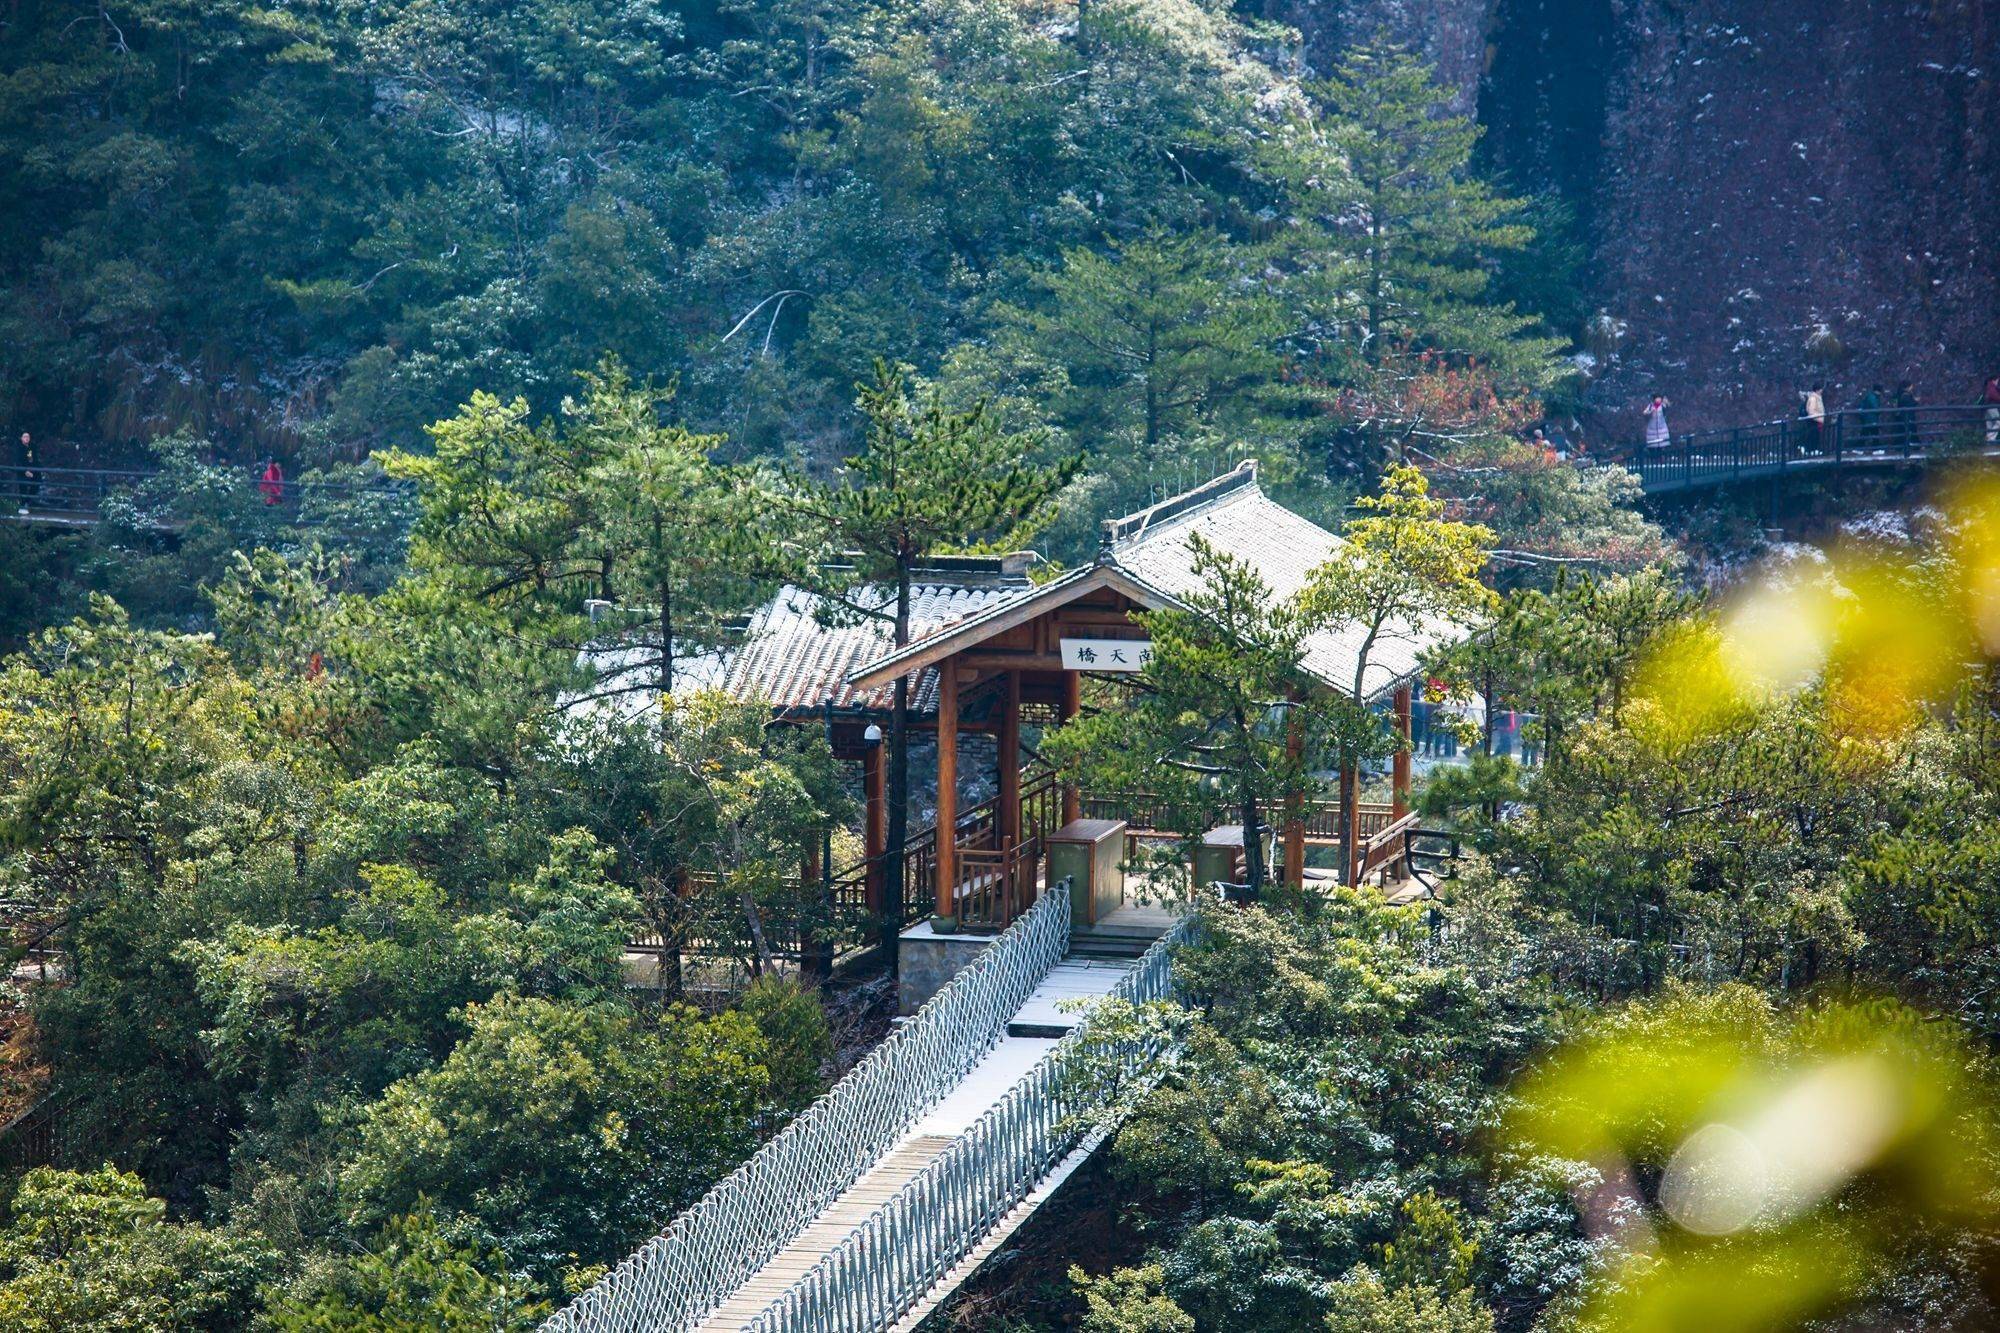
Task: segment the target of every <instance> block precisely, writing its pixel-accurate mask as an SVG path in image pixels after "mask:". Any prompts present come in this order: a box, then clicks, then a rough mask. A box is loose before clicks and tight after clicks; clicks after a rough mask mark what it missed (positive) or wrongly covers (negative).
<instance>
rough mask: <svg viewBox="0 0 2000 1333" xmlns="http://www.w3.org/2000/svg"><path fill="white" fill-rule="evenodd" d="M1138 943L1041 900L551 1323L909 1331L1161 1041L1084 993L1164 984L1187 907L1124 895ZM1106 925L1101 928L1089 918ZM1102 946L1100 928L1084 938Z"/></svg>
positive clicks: (548, 1332) (593, 1328)
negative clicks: (1112, 1024)
mask: <svg viewBox="0 0 2000 1333" xmlns="http://www.w3.org/2000/svg"><path fill="white" fill-rule="evenodd" d="M1125 911H1126V913H1127V914H1128V916H1129V918H1130V922H1129V926H1130V928H1129V929H1128V930H1126V931H1125V932H1124V937H1125V938H1126V939H1129V940H1134V941H1141V942H1144V949H1143V952H1141V953H1139V954H1138V956H1137V957H1132V956H1130V955H1129V953H1128V952H1127V951H1125V950H1121V949H1115V948H1106V947H1104V945H1103V944H1102V943H1101V941H1103V940H1104V939H1105V938H1107V935H1109V934H1113V933H1116V932H1107V931H1106V930H1104V929H1101V928H1100V929H1098V930H1095V931H1090V932H1084V931H1078V932H1076V933H1075V935H1074V936H1073V934H1072V930H1071V925H1072V920H1071V912H1072V907H1071V894H1070V883H1069V881H1067V880H1064V881H1058V882H1057V883H1056V884H1054V885H1052V886H1050V887H1049V889H1048V890H1047V891H1045V892H1043V893H1042V894H1041V896H1040V897H1039V898H1038V899H1037V900H1036V901H1035V904H1034V906H1032V907H1030V908H1028V909H1027V910H1026V911H1025V912H1024V913H1023V914H1022V915H1021V916H1020V917H1019V918H1017V919H1016V920H1015V921H1014V923H1013V924H1012V925H1010V926H1009V927H1008V928H1007V929H1006V930H1005V931H1003V932H1002V933H1001V934H1000V935H998V936H997V937H996V938H995V939H994V940H993V942H992V943H991V944H990V945H989V946H988V947H987V948H986V949H984V950H983V951H982V952H981V953H980V954H979V956H978V957H977V958H976V959H975V960H974V961H973V962H972V963H970V964H969V965H968V966H966V967H965V968H964V970H962V971H960V972H959V973H958V974H957V975H956V976H954V977H953V978H952V979H951V980H950V981H949V982H948V983H947V984H946V985H945V987H944V988H943V989H942V990H940V991H939V992H938V993H937V994H936V995H935V996H934V997H932V999H931V1000H930V1001H929V1002H928V1003H927V1004H925V1005H924V1007H923V1008H922V1009H921V1010H919V1011H918V1012H917V1014H916V1015H915V1017H913V1018H912V1019H910V1020H909V1021H908V1022H907V1023H905V1024H904V1025H903V1026H902V1027H901V1028H899V1029H898V1030H897V1031H896V1032H894V1033H893V1034H892V1035H891V1036H890V1037H889V1039H888V1040H887V1041H885V1042H884V1043H883V1044H882V1045H881V1046H879V1047H877V1048H876V1049H875V1050H874V1051H873V1052H872V1053H870V1054H869V1055H868V1057H867V1058H866V1059H864V1060H863V1061H862V1062H861V1063H860V1064H858V1065H857V1066H855V1068H854V1069H853V1071H852V1072H850V1073H849V1074H848V1075H847V1076H846V1077H844V1078H842V1079H841V1080H840V1081H839V1082H838V1083H836V1084H834V1086H833V1088H832V1089H831V1090H830V1091H829V1092H828V1093H827V1094H826V1095H825V1096H824V1097H822V1098H820V1100H819V1101H817V1102H815V1103H814V1104H813V1105H812V1106H811V1107H810V1108H808V1109H807V1110H806V1111H805V1112H804V1113H803V1114H802V1115H800V1116H799V1117H798V1119H796V1120H794V1121H793V1122H792V1123H791V1124H789V1125H787V1126H786V1127H785V1129H784V1130H783V1131H781V1132H780V1133H779V1134H778V1135H777V1136H776V1137H774V1138H773V1139H771V1141H770V1142H768V1143H767V1144H765V1145H764V1147H763V1148H762V1149H761V1150H759V1151H758V1152H757V1154H756V1155H755V1156H753V1157H751V1158H750V1159H749V1160H748V1161H746V1162H744V1163H743V1165H742V1166H740V1167H738V1168H737V1169H736V1171H735V1172H734V1173H733V1174H731V1175H730V1176H729V1177H727V1178H726V1179H724V1180H723V1181H722V1182H721V1183H719V1184H717V1185H716V1186H715V1187H714V1188H713V1189H711V1190H710V1191H709V1192H708V1193H707V1194H706V1195H705V1196H704V1197H703V1198H702V1199H701V1200H700V1201H699V1202H698V1203H696V1204H695V1205H694V1206H693V1207H692V1208H690V1209H688V1211H687V1212H685V1213H683V1214H682V1215H681V1216H680V1217H679V1218H677V1219H675V1221H674V1222H673V1223H672V1224H671V1225H670V1226H669V1227H668V1228H667V1229H666V1230H665V1231H664V1232H663V1233H661V1234H660V1235H659V1236H656V1237H655V1238H654V1239H653V1240H651V1241H649V1242H647V1243H646V1244H645V1245H644V1246H643V1247H641V1248H640V1249H639V1250H638V1251H637V1252H636V1253H634V1254H633V1255H632V1256H630V1257H629V1258H627V1259H626V1260H625V1261H624V1262H623V1263H621V1264H619V1265H618V1266H617V1267H616V1268H614V1269H612V1270H611V1271H610V1272H609V1273H607V1274H606V1275H605V1276H604V1277H603V1278H602V1279H601V1280H599V1281H598V1282H597V1284H596V1285H594V1286H592V1287H591V1288H589V1289H588V1290H586V1291H585V1292H584V1293H583V1294H582V1295H580V1296H579V1297H578V1298H577V1299H576V1300H575V1301H574V1302H573V1303H572V1304H570V1305H569V1306H568V1307H567V1308H566V1309H564V1310H562V1311H561V1312H560V1313H558V1314H557V1315H555V1317H553V1318H552V1319H550V1320H549V1321H548V1322H547V1323H546V1324H544V1325H543V1329H544V1333H612V1331H613V1330H617V1331H618V1333H636V1331H637V1330H673V1331H674V1333H689V1331H693V1333H724V1331H725V1330H727V1331H729V1333H861V1331H862V1330H887V1329H908V1328H914V1327H915V1325H916V1324H917V1323H918V1322H920V1321H921V1320H922V1319H923V1318H924V1316H925V1315H926V1314H928V1313H929V1311H931V1310H932V1309H934V1308H936V1306H937V1305H938V1304H939V1303H940V1302H941V1301H942V1300H943V1299H944V1298H945V1297H947V1296H949V1295H950V1294H951V1292H952V1291H954V1290H956V1289H957V1287H958V1286H959V1284H960V1283H962V1282H963V1281H964V1280H965V1279H966V1278H967V1277H969V1276H970V1275H971V1274H972V1272H973V1271H975V1270H976V1269H977V1268H978V1266H979V1265H980V1263H981V1262H982V1261H983V1260H984V1258H985V1257H986V1256H987V1255H988V1254H989V1253H991V1252H992V1250H993V1249H994V1248H996V1247H997V1246H998V1245H999V1243H1000V1242H1001V1241H1002V1240H1004V1239H1005V1238H1006V1236H1008V1235H1009V1234H1011V1233H1012V1232H1013V1231H1014V1230H1015V1229H1016V1228H1017V1227H1019V1226H1020V1224H1021V1223H1022V1222H1023V1221H1025V1220H1026V1219H1027V1218H1028V1217H1029V1216H1031V1215H1032V1214H1033V1212H1034V1211H1035V1209H1036V1208H1037V1207H1039V1206H1040V1204H1041V1203H1042V1201H1043V1200H1045V1199H1046V1198H1048V1197H1049V1195H1050V1194H1051V1193H1052V1192H1053V1191H1054V1189H1055V1188H1056V1187H1057V1186H1058V1185H1060V1184H1061V1183H1062V1181H1063V1180H1064V1179H1065V1178H1066V1177H1067V1176H1068V1175H1069V1173H1070V1172H1071V1171H1073V1170H1074V1169H1075V1167H1076V1166H1077V1165H1079V1164H1080V1163H1081V1162H1082V1161H1083V1160H1084V1159H1085V1158H1086V1157H1087V1156H1088V1155H1089V1153H1090V1152H1091V1151H1092V1150H1093V1149H1094V1148H1095V1147H1096V1146H1097V1144H1098V1143H1099V1142H1100V1141H1101V1140H1102V1138H1103V1137H1104V1132H1105V1131H1104V1129H1103V1127H1102V1124H1101V1122H1100V1121H1099V1120H1098V1119H1097V1118H1096V1117H1097V1115H1098V1114H1099V1113H1102V1112H1104V1111H1105V1110H1107V1109H1108V1106H1109V1104H1110V1103H1111V1101H1112V1100H1113V1097H1114V1095H1115V1092H1116V1090H1118V1089H1121V1088H1122V1089H1130V1088H1131V1087H1132V1086H1133V1085H1134V1083H1135V1082H1141V1083H1142V1082H1143V1081H1145V1080H1147V1079H1149V1078H1150V1077H1151V1076H1152V1075H1153V1073H1154V1072H1155V1071H1156V1070H1157V1069H1158V1068H1159V1067H1161V1063H1162V1061H1163V1059H1164V1058H1165V1057H1166V1056H1168V1054H1169V1052H1167V1051H1166V1050H1165V1049H1164V1043H1163V1041H1162V1039H1160V1038H1158V1037H1135V1036H1133V1035H1132V1034H1131V1032H1130V1030H1129V1029H1126V1028H1119V1029H1118V1030H1116V1031H1109V1030H1100V1025H1099V1024H1098V1023H1096V1022H1095V1021H1094V1020H1093V1016H1092V1013H1091V1011H1090V1010H1088V1009H1085V1008H1082V1006H1085V1005H1088V1004H1090V1003H1091V1002H1092V1001H1098V1000H1102V999H1105V998H1110V999H1117V1000H1124V1001H1128V1002H1131V1003H1133V1004H1144V1003H1147V1002H1149V1001H1153V1000H1158V999H1162V998H1166V997H1168V996H1170V995H1171V994H1172V993H1173V989H1174V979H1173V957H1172V955H1173V950H1174V949H1175V948H1176V947H1177V946H1178V945H1180V944H1182V943H1183V942H1185V941H1186V940H1187V939H1188V938H1189V937H1190V935H1191V934H1192V932H1193V931H1194V929H1195V927H1196V923H1197V917H1196V916H1195V915H1194V914H1193V912H1192V911H1191V910H1187V909H1185V908H1183V909H1177V910H1175V911H1167V910H1162V909H1157V908H1144V907H1131V908H1127V909H1125ZM1109 924H1115V923H1108V922H1102V921H1101V922H1099V923H1098V925H1099V926H1100V927H1103V926H1105V925H1109ZM1093 941H1096V943H1093Z"/></svg>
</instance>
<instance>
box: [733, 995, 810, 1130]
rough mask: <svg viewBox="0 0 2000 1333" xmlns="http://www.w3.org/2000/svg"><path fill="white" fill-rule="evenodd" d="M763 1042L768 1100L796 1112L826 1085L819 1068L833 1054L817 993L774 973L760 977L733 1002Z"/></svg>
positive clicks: (806, 1104)
mask: <svg viewBox="0 0 2000 1333" xmlns="http://www.w3.org/2000/svg"><path fill="white" fill-rule="evenodd" d="M737 1007H738V1009H740V1010H741V1011H742V1012H743V1013H744V1014H745V1015H747V1016H748V1017H749V1019H750V1021H751V1022H753V1023H755V1024H756V1025H757V1031H758V1032H759V1033H761V1034H763V1037H764V1043H765V1052H766V1053H765V1057H764V1065H765V1067H766V1068H767V1069H768V1070H769V1071H770V1076H771V1084H770V1088H769V1089H768V1091H767V1094H766V1095H767V1097H768V1099H769V1100H770V1101H771V1102H772V1103H773V1104H774V1105H777V1106H779V1107H782V1108H784V1109H785V1110H787V1111H801V1110H804V1109H805V1108H806V1107H807V1106H808V1105H810V1104H811V1102H812V1101H813V1099H814V1098H815V1097H818V1096H819V1094H820V1093H821V1091H823V1090H824V1089H825V1087H826V1079H825V1078H824V1076H823V1075H822V1072H821V1071H822V1070H823V1069H824V1068H825V1067H826V1064H827V1062H828V1061H829V1060H830V1059H831V1058H832V1056H833V1031H832V1029H831V1028H830V1027H828V1025H827V1021H826V1010H825V1009H824V1008H822V1007H821V1006H820V1002H819V1000H818V998H817V997H816V996H814V995H813V994H812V993H811V992H810V991H807V990H805V989H803V988H801V987H799V986H797V985H794V984H793V983H791V982H788V981H784V980H781V979H780V978H778V977H759V978H758V979H757V980H756V981H755V982H753V983H752V984H751V986H750V989H749V990H747V991H745V992H744V993H743V998H742V1000H741V1001H740V1002H739V1003H738V1005H737Z"/></svg>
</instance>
